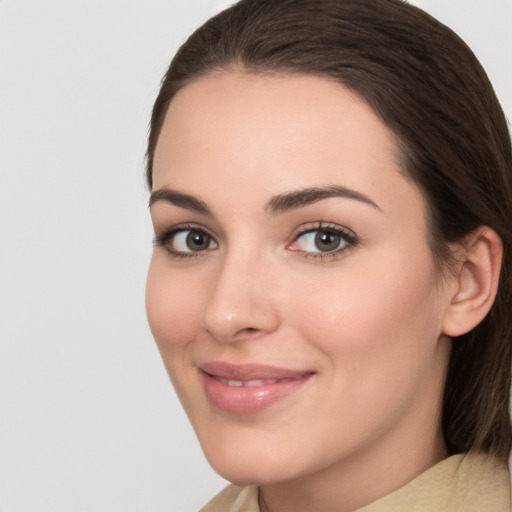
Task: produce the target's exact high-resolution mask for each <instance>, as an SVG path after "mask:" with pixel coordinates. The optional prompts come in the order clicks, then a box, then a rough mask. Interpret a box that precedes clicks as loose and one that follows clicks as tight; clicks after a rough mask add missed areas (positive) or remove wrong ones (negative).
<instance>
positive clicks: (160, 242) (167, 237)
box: [153, 224, 217, 260]
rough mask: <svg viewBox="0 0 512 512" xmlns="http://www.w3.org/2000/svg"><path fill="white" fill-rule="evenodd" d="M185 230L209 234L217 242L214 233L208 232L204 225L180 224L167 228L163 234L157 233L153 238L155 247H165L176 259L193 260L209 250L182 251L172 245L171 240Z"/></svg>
mask: <svg viewBox="0 0 512 512" xmlns="http://www.w3.org/2000/svg"><path fill="white" fill-rule="evenodd" d="M185 231H191V232H194V233H198V234H203V235H206V236H208V237H209V238H210V239H211V240H212V241H214V242H215V243H217V242H216V241H215V238H214V237H213V235H211V234H210V233H208V231H207V230H206V229H204V228H203V227H201V226H199V225H197V224H179V225H177V226H173V227H172V228H169V229H166V230H165V231H164V232H163V233H162V234H161V235H155V237H154V239H153V246H155V247H163V248H164V249H165V250H166V251H167V252H168V253H169V256H170V257H171V258H172V259H176V260H191V259H195V258H199V257H201V256H203V255H204V253H205V252H206V251H207V250H208V249H206V250H204V251H190V252H182V251H176V250H175V249H173V248H172V245H171V244H170V242H171V241H172V240H173V238H174V237H175V236H176V235H177V234H179V233H182V232H185Z"/></svg>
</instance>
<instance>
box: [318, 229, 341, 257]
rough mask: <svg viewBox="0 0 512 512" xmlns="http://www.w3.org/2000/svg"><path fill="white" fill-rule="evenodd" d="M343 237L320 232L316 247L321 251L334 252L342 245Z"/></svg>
mask: <svg viewBox="0 0 512 512" xmlns="http://www.w3.org/2000/svg"><path fill="white" fill-rule="evenodd" d="M340 241H341V237H340V235H337V234H336V233H329V232H326V231H319V232H318V233H317V234H316V236H315V245H316V247H317V249H318V250H319V251H322V252H328V251H334V250H335V249H337V248H338V247H339V245H340Z"/></svg>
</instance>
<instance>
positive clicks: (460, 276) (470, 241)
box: [443, 226, 503, 337]
mask: <svg viewBox="0 0 512 512" xmlns="http://www.w3.org/2000/svg"><path fill="white" fill-rule="evenodd" d="M460 254H461V255H462V257H461V259H460V260H459V261H458V263H457V270H456V275H455V279H456V291H455V293H453V295H452V297H451V300H450V303H449V305H448V308H447V311H446V315H445V317H444V322H443V333H444V334H446V335H447V336H451V337H455V336H461V335H462V334H465V333H467V332H469V331H470V330H471V329H473V328H474V327H476V326H477V325H478V324H479V323H480V322H481V321H482V320H483V319H484V318H485V316H486V315H487V313H488V312H489V310H490V309H491V307H492V305H493V303H494V299H495V297H496V293H497V290H498V282H499V277H500V270H501V260H502V257H503V244H502V242H501V238H500V237H499V235H498V234H497V233H496V232H495V231H494V230H492V229H491V228H489V227H487V226H483V227H480V228H478V229H476V230H475V231H474V232H473V233H471V235H469V237H468V238H467V239H466V240H465V242H464V243H463V245H462V247H461V249H460Z"/></svg>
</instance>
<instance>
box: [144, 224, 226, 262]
mask: <svg viewBox="0 0 512 512" xmlns="http://www.w3.org/2000/svg"><path fill="white" fill-rule="evenodd" d="M154 243H155V245H156V246H164V247H165V248H166V249H167V251H168V252H169V254H170V255H171V256H173V257H192V256H195V255H199V253H201V252H204V251H207V250H210V249H217V247H218V244H217V242H216V241H215V240H214V239H213V237H212V236H211V235H210V234H209V233H207V232H206V231H204V230H203V229H200V228H198V227H186V226H176V227H173V228H171V229H168V230H167V231H165V232H164V233H163V234H162V235H160V236H156V237H155V241H154Z"/></svg>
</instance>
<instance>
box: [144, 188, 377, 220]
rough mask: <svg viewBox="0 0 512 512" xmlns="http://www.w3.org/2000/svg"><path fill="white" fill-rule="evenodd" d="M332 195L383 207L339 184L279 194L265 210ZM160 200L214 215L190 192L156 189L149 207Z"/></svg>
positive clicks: (291, 207) (288, 207)
mask: <svg viewBox="0 0 512 512" xmlns="http://www.w3.org/2000/svg"><path fill="white" fill-rule="evenodd" d="M331 197H342V198H346V199H354V200H356V201H361V202H362V203H365V204H368V205H370V206H372V207H373V208H375V209H377V210H379V211H382V210H381V208H380V207H379V206H378V205H377V204H376V203H375V202H374V201H373V200H372V199H370V198H369V197H368V196H366V195H365V194H362V193H361V192H357V191H356V190H352V189H350V188H347V187H341V186H339V185H330V186H327V187H310V188H303V189H300V190H294V191H292V192H286V193H284V194H279V195H277V196H274V197H273V198H272V199H270V201H269V202H268V203H267V204H266V206H265V210H266V211H267V212H269V213H271V214H274V215H276V214H279V213H284V212H287V211H289V210H295V209H298V208H302V207H304V206H308V205H310V204H313V203H317V202H318V201H322V200H324V199H329V198H331ZM158 201H165V202H167V203H171V204H173V205H175V206H178V207H179V208H185V209H187V210H192V211H195V212H197V213H200V214H201V215H206V216H208V217H213V213H212V211H211V210H210V208H209V207H208V205H207V204H206V203H205V202H204V201H201V199H198V198H197V197H194V196H192V195H190V194H184V193H183V192H178V191H177V190H172V189H169V188H162V189H159V190H155V191H154V192H152V193H151V196H150V198H149V207H150V208H151V206H153V205H154V204H155V203H156V202H158Z"/></svg>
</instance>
